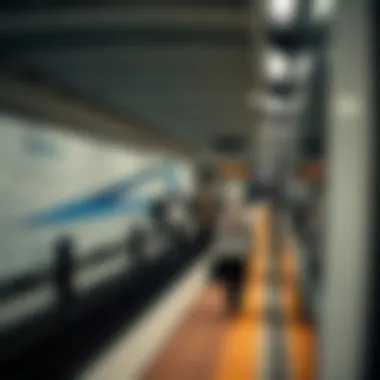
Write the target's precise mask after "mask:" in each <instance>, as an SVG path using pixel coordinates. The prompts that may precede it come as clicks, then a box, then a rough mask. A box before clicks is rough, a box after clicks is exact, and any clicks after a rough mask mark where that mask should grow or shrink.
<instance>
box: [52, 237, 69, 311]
mask: <svg viewBox="0 0 380 380" xmlns="http://www.w3.org/2000/svg"><path fill="white" fill-rule="evenodd" d="M73 251H74V244H73V241H72V239H71V238H70V237H68V236H64V237H61V238H59V239H58V240H57V242H56V245H55V273H54V274H55V282H56V289H57V293H58V301H59V303H60V304H61V306H66V305H67V304H68V303H70V302H71V301H72V299H73V289H72V274H73V269H74V262H73V253H74V252H73Z"/></svg>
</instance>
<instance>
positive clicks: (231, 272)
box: [213, 191, 251, 315]
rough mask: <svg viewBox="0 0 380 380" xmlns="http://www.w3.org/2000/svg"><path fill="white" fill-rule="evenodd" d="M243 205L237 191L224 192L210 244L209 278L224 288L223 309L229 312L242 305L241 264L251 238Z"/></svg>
mask: <svg viewBox="0 0 380 380" xmlns="http://www.w3.org/2000/svg"><path fill="white" fill-rule="evenodd" d="M247 206H248V204H247V202H246V200H245V197H244V196H243V194H241V192H239V191H236V192H235V191H233V192H231V193H230V194H229V195H228V196H227V200H226V202H225V207H224V209H223V211H222V214H221V217H220V219H219V223H218V227H217V233H216V242H215V246H214V248H213V254H214V257H215V264H214V267H213V280H214V281H217V282H220V283H221V284H222V285H223V287H224V288H225V290H226V295H227V311H228V313H229V314H230V315H235V314H237V313H238V312H239V311H240V310H241V306H242V305H241V301H242V290H243V285H244V279H245V268H246V267H247V258H248V253H249V246H250V241H251V230H250V228H249V227H250V226H249V214H250V213H249V209H248V207H247Z"/></svg>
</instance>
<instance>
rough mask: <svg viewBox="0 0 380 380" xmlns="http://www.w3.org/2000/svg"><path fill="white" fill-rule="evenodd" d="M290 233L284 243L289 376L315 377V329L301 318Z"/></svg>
mask: <svg viewBox="0 0 380 380" xmlns="http://www.w3.org/2000/svg"><path fill="white" fill-rule="evenodd" d="M294 247H295V246H294V244H293V241H292V238H291V236H289V237H288V239H287V241H286V243H285V252H284V255H283V262H282V276H283V287H282V289H283V290H282V297H283V303H284V311H285V316H286V318H285V320H286V324H285V339H286V349H287V351H288V357H289V366H288V368H289V372H290V376H289V378H290V380H312V379H314V378H315V372H316V363H315V361H316V333H315V331H314V329H313V327H312V326H311V325H310V324H309V323H307V322H306V321H305V320H303V318H302V314H301V312H300V303H299V297H298V294H299V293H298V292H297V276H298V273H297V265H296V262H295V257H296V255H295V252H294V251H293V249H294Z"/></svg>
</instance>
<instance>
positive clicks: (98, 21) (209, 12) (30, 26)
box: [0, 6, 250, 35]
mask: <svg viewBox="0 0 380 380" xmlns="http://www.w3.org/2000/svg"><path fill="white" fill-rule="evenodd" d="M249 22H250V20H249V10H248V9H245V8H242V9H231V8H225V9H220V8H217V7H210V8H206V7H194V8H189V7H186V8H185V7H177V8H176V7H166V8H163V7H156V8H154V7H149V8H146V7H144V8H141V9H139V8H128V7H117V8H116V7H109V6H108V7H96V8H95V7H91V8H89V7H87V8H86V7H83V8H71V9H70V8H69V9H67V8H66V9H64V8H63V9H62V8H61V9H59V10H48V11H46V10H45V11H30V12H22V13H21V12H8V13H6V12H4V13H2V14H1V15H0V33H2V34H7V35H12V34H20V33H29V32H30V33H40V32H50V31H52V32H55V31H62V30H64V31H71V30H78V29H79V30H88V29H97V28H105V29H113V28H120V27H123V28H135V27H139V28H152V27H158V28H160V27H162V28H166V29H167V28H171V27H173V28H176V29H178V28H180V29H189V28H190V29H198V28H199V29H205V28H207V29H210V30H212V29H221V28H222V29H226V30H236V29H238V30H242V29H244V28H246V27H247V26H248V25H249Z"/></svg>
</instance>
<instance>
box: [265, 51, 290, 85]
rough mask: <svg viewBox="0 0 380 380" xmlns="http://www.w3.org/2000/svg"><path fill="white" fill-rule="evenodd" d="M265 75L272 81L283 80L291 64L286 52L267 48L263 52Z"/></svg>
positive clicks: (286, 77)
mask: <svg viewBox="0 0 380 380" xmlns="http://www.w3.org/2000/svg"><path fill="white" fill-rule="evenodd" d="M264 70H265V71H266V77H267V78H268V79H270V80H272V81H283V80H286V79H288V77H289V76H290V74H291V64H290V61H289V59H288V57H287V56H286V54H284V53H281V52H280V51H276V50H268V51H266V52H265V54H264Z"/></svg>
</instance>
